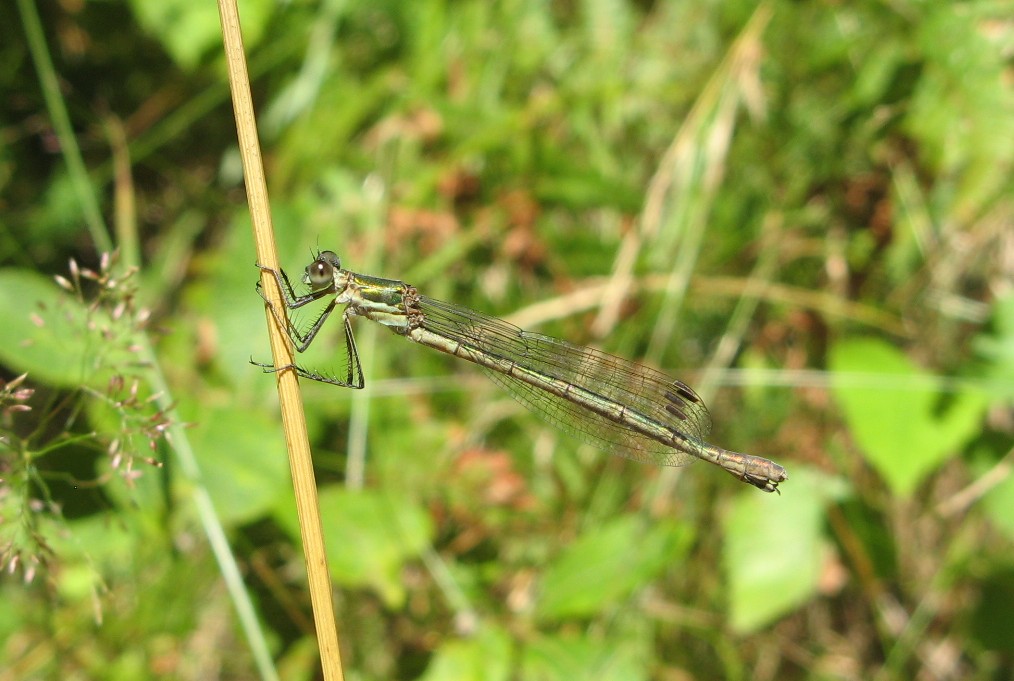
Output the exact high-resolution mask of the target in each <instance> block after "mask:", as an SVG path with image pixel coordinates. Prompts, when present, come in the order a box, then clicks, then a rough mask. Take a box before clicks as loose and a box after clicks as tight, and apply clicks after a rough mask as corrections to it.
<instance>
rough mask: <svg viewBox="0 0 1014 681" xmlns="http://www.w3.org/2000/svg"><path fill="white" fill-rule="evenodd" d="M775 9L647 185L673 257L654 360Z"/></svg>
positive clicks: (761, 11)
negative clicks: (762, 39) (759, 44)
mask: <svg viewBox="0 0 1014 681" xmlns="http://www.w3.org/2000/svg"><path fill="white" fill-rule="evenodd" d="M771 13H772V12H771V7H770V5H768V4H767V3H762V4H761V5H760V6H759V7H758V8H757V10H756V11H755V12H754V14H753V16H752V17H751V18H750V21H749V22H748V23H747V25H746V27H745V28H744V29H743V32H742V34H741V35H740V36H739V37H738V38H737V39H736V42H735V43H733V46H732V48H731V49H730V50H729V54H728V56H726V58H725V59H724V60H723V62H722V64H721V65H720V66H719V68H718V70H717V71H716V72H715V74H714V76H713V77H712V78H711V80H710V81H709V82H708V85H707V87H705V89H704V92H703V93H702V94H701V97H700V99H699V100H698V101H697V103H696V104H695V105H694V108H693V110H692V111H691V112H690V115H689V116H688V118H687V121H686V123H685V124H684V125H683V127H682V128H681V130H680V131H679V133H678V134H677V135H676V139H674V140H673V143H672V145H670V147H669V149H668V150H667V151H666V153H665V156H664V158H663V160H662V163H661V164H660V167H659V170H658V172H657V173H656V174H655V177H654V178H653V179H652V182H651V187H650V188H649V191H648V197H647V199H646V201H645V207H644V217H643V220H642V224H641V229H642V233H643V235H644V242H645V243H651V244H653V246H654V247H655V248H657V249H658V252H659V253H664V254H666V255H665V256H663V257H672V258H673V267H672V269H671V271H670V274H669V282H668V285H667V286H666V292H665V295H664V296H663V301H662V307H661V313H660V315H659V319H658V323H657V324H656V325H655V329H654V331H653V332H652V336H651V342H650V344H649V345H648V351H647V353H645V357H646V358H647V359H649V360H651V361H654V362H656V363H657V362H658V361H659V360H660V359H661V358H662V355H663V353H664V348H665V346H666V345H667V344H668V343H669V338H670V336H671V335H672V330H673V328H675V326H676V320H677V319H678V317H679V310H680V308H681V307H682V304H683V300H684V295H685V292H686V290H687V285H688V283H689V282H690V277H691V274H692V273H693V270H694V265H695V264H696V262H697V258H698V255H699V254H700V250H701V247H702V244H703V242H704V233H705V231H706V229H707V219H708V216H709V214H710V212H711V205H712V203H713V202H714V199H715V195H716V194H717V192H718V187H719V185H720V184H721V181H722V178H723V176H724V172H725V158H726V155H727V153H728V149H729V144H730V142H731V140H732V134H733V132H734V130H735V117H736V112H737V110H738V109H739V106H740V104H741V103H743V102H744V101H747V100H749V96H750V94H751V93H752V92H753V88H752V84H753V80H754V76H753V74H754V72H755V71H756V70H757V69H758V68H760V54H761V50H760V48H759V46H758V43H759V41H760V37H761V35H762V34H763V32H764V28H765V27H766V26H767V24H768V21H769V20H770V18H771ZM664 227H667V228H665V229H663V228H664ZM672 254H674V256H673V255H672Z"/></svg>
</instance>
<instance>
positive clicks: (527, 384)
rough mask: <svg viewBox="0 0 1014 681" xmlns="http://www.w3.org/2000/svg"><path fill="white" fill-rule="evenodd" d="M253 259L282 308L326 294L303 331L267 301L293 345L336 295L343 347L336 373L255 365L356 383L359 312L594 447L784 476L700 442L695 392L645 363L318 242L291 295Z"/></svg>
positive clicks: (300, 345)
mask: <svg viewBox="0 0 1014 681" xmlns="http://www.w3.org/2000/svg"><path fill="white" fill-rule="evenodd" d="M259 267H260V268H261V270H263V271H265V272H268V273H270V274H271V275H273V276H274V277H275V279H276V280H277V282H278V286H279V288H280V289H281V291H282V295H283V297H284V301H285V306H286V307H288V308H289V309H291V310H294V309H297V308H300V307H303V306H304V305H307V304H310V303H312V302H314V301H319V300H322V299H326V298H328V297H331V299H330V301H328V302H327V305H326V307H324V310H323V312H321V313H320V315H319V316H318V317H317V318H316V320H315V321H314V322H313V324H312V325H311V326H310V327H309V328H308V329H307V330H306V331H305V332H304V331H301V330H300V329H298V328H297V327H296V326H295V325H293V324H292V323H291V322H290V321H289V320H288V316H287V315H282V314H280V313H279V311H278V310H276V309H275V308H274V307H273V306H271V310H272V313H273V315H274V317H275V320H276V321H277V322H278V324H279V325H280V326H281V327H282V328H284V329H286V331H287V334H288V336H289V338H290V339H291V340H292V342H293V344H294V345H295V348H296V350H297V351H299V352H304V351H305V350H306V349H307V348H309V347H310V343H312V342H313V339H314V338H316V336H317V334H318V332H319V331H320V329H321V327H322V326H323V325H324V322H325V321H326V320H327V318H328V316H330V314H331V313H332V312H333V311H334V310H335V308H336V307H337V306H339V305H344V306H345V308H344V312H343V314H342V317H343V320H344V324H345V349H346V353H347V356H348V361H347V362H346V367H345V372H344V373H345V376H344V377H339V376H337V375H328V374H323V373H318V372H316V371H311V370H308V369H305V368H303V367H300V366H298V365H295V364H293V365H288V366H284V367H273V366H271V365H264V364H258V363H256V362H255V364H258V366H262V367H264V369H265V371H280V370H285V369H292V370H293V371H295V372H296V373H297V374H298V375H300V376H302V377H304V378H308V379H311V380H314V381H321V382H323V383H331V384H333V385H338V386H343V387H346V388H362V387H363V385H364V381H363V372H362V368H361V366H360V364H359V355H358V353H357V351H356V342H355V338H354V337H353V335H352V325H351V319H352V317H365V318H367V319H370V320H373V321H375V322H379V323H380V324H383V325H384V326H386V327H387V328H389V329H390V330H391V331H393V332H394V333H396V334H398V335H400V336H405V337H406V338H408V339H409V340H413V341H415V342H416V343H419V344H420V345H425V346H428V347H431V348H433V349H435V350H439V351H441V352H445V353H447V354H449V355H454V356H455V357H460V358H461V359H465V360H468V361H469V362H473V363H474V364H478V365H479V366H480V367H481V368H482V369H483V370H484V371H485V372H486V374H487V375H489V377H490V378H492V379H493V380H494V381H495V382H496V383H497V384H499V385H500V386H501V387H503V388H505V389H506V390H507V391H508V392H510V393H511V395H512V396H514V398H516V399H517V400H518V401H519V402H521V403H522V404H523V405H525V406H526V407H528V408H529V409H530V410H531V411H533V412H535V413H536V414H538V415H539V416H541V417H542V418H543V419H545V420H546V421H548V422H549V423H551V424H552V425H554V426H556V427H558V428H560V429H561V430H563V431H565V432H567V433H570V434H572V435H574V436H576V437H578V438H580V439H581V440H584V441H585V442H588V443H589V444H591V445H594V446H596V447H598V448H600V449H605V450H607V451H611V452H613V453H614V454H618V455H620V456H625V457H627V458H630V459H635V460H637V461H644V462H648V463H653V464H659V465H666V466H681V465H684V464H687V463H690V462H692V461H693V460H694V459H695V458H697V459H703V460H704V461H707V462H709V463H713V464H715V465H717V466H721V467H722V468H724V469H725V470H726V471H728V472H729V473H731V474H732V475H734V476H735V477H736V478H738V479H739V480H742V481H743V482H747V483H750V484H751V485H753V486H755V487H757V488H758V489H762V490H764V491H765V492H775V491H777V490H778V483H780V482H782V481H783V480H786V479H787V478H788V475H787V473H786V472H785V469H784V468H782V467H781V466H780V465H778V464H777V463H775V462H773V461H769V460H767V459H763V458H761V457H759V456H752V455H750V454H740V453H738V452H731V451H728V450H725V449H721V448H720V447H716V446H714V445H711V444H708V443H707V442H705V440H704V438H705V437H706V436H707V434H708V432H709V431H710V430H711V416H710V415H709V414H708V408H707V407H706V406H705V405H704V401H703V400H702V399H701V397H700V396H699V395H698V394H697V393H696V392H694V391H693V389H692V388H691V387H690V386H688V385H687V384H686V383H684V382H683V381H680V380H677V379H673V378H670V377H668V376H666V375H665V374H663V373H661V372H658V371H655V370H654V369H651V368H649V367H646V366H643V365H641V364H636V363H634V362H630V361H628V360H625V359H621V358H619V357H614V356H613V355H609V354H606V353H604V352H600V351H598V350H594V349H592V348H585V347H581V346H578V345H572V344H571V343H568V342H566V341H562V340H559V339H556V338H552V337H550V336H544V335H542V334H539V333H531V332H529V331H522V330H521V329H519V328H517V327H516V326H513V325H511V324H508V323H507V322H505V321H503V320H500V319H497V318H495V317H490V316H487V315H484V314H482V313H479V312H476V311H474V310H470V309H468V308H466V307H462V306H460V305H455V304H453V303H448V302H444V301H440V300H434V299H433V298H427V297H426V296H424V295H421V294H420V293H419V292H418V291H416V289H415V288H414V287H412V286H410V285H408V284H406V283H404V282H401V281H397V280H394V279H381V278H379V277H371V276H367V275H364V274H357V273H355V272H350V271H349V270H345V269H342V266H341V261H340V260H339V259H338V256H337V255H335V254H334V253H333V252H331V251H323V252H321V253H320V254H318V256H317V258H316V259H315V260H314V261H313V262H312V263H310V265H309V266H307V268H306V271H305V273H304V274H303V283H304V284H305V285H306V286H308V287H309V293H306V294H304V295H296V293H295V291H293V289H292V284H291V283H290V282H289V278H288V277H287V276H286V275H285V272H283V271H281V270H275V269H271V268H269V267H264V266H260V265H259ZM259 287H260V285H259V284H258V290H260V288H259ZM262 295H263V293H262Z"/></svg>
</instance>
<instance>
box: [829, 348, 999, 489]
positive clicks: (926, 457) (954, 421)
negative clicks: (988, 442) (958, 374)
mask: <svg viewBox="0 0 1014 681" xmlns="http://www.w3.org/2000/svg"><path fill="white" fill-rule="evenodd" d="M830 366H831V370H832V371H833V376H832V379H833V381H834V383H833V390H834V396H835V398H836V399H837V401H838V403H839V404H840V405H841V406H842V412H843V415H844V417H845V421H846V422H847V423H848V426H849V429H850V430H851V432H852V435H853V436H854V437H855V439H856V442H857V443H858V445H859V447H860V448H861V450H862V452H863V455H864V456H865V457H866V459H867V460H868V461H869V462H870V464H871V465H872V466H873V467H874V468H875V469H876V470H877V472H879V473H880V474H881V475H882V476H883V477H884V479H885V480H886V481H887V483H888V485H890V487H891V489H892V490H893V491H894V492H896V493H898V494H902V495H908V494H911V493H912V491H913V490H914V489H915V487H916V485H918V484H919V482H920V481H921V480H922V479H923V478H924V477H925V476H926V475H928V474H929V473H930V472H931V471H933V470H935V469H936V468H937V467H938V466H939V465H940V464H941V463H943V462H944V461H945V460H946V459H947V458H948V457H950V456H954V455H956V454H957V453H958V452H959V450H960V448H961V446H962V445H963V444H964V443H966V442H967V441H968V440H969V438H971V437H972V436H973V435H975V433H976V432H978V430H979V429H980V427H981V426H980V424H981V420H982V414H983V411H984V410H985V407H986V399H985V397H984V396H983V395H981V394H979V393H972V392H967V391H957V392H955V393H952V394H945V393H943V392H942V391H941V387H942V386H941V383H940V381H939V380H937V379H936V378H935V377H933V376H932V375H929V374H926V373H925V372H923V371H921V370H920V369H919V368H918V367H917V366H915V364H913V363H912V362H911V361H910V360H909V359H908V358H907V357H905V355H904V354H902V353H901V352H900V351H899V350H896V349H895V348H894V347H892V346H890V345H888V344H887V343H885V342H883V341H880V340H876V339H859V340H850V341H843V342H839V343H837V344H836V345H835V346H834V347H833V348H832V350H831V358H830ZM856 377H859V378H863V379H868V381H870V382H872V383H873V384H874V385H863V384H861V383H856V382H854V380H853V379H855V378H856Z"/></svg>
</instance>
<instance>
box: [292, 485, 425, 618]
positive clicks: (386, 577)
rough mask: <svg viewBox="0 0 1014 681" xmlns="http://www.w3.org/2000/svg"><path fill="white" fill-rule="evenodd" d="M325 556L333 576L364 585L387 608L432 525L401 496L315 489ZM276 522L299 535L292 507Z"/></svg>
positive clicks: (401, 596)
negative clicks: (317, 494)
mask: <svg viewBox="0 0 1014 681" xmlns="http://www.w3.org/2000/svg"><path fill="white" fill-rule="evenodd" d="M320 512H321V517H322V518H323V525H324V540H325V542H326V544H327V560H328V565H329V567H330V569H331V574H332V575H333V576H334V578H335V580H336V581H338V582H340V583H341V584H345V585H346V586H354V587H362V586H368V587H370V588H372V589H374V590H375V591H376V592H377V593H378V594H379V595H380V596H381V597H382V598H383V599H384V602H385V603H386V604H387V605H388V606H389V607H392V608H396V607H400V606H401V604H402V603H403V602H404V600H405V587H404V585H403V584H402V581H401V570H402V567H403V566H404V564H405V562H406V561H408V560H410V559H412V558H415V557H416V556H418V555H419V554H420V553H422V551H423V550H425V549H426V547H427V546H429V544H430V541H431V539H432V537H433V524H432V521H431V520H430V517H429V516H428V515H427V514H426V512H425V511H424V510H423V509H422V508H420V507H419V506H417V505H416V504H415V503H413V502H412V501H410V500H409V499H408V498H406V497H404V496H395V495H393V494H383V493H381V492H375V491H371V490H362V491H350V490H347V489H345V488H344V487H337V486H335V487H328V488H326V489H324V490H322V491H321V493H320ZM276 515H277V518H278V521H279V523H280V524H281V525H282V526H283V527H284V528H286V530H287V531H288V532H289V534H290V535H291V536H292V537H294V538H298V537H299V525H298V520H297V518H296V511H295V508H293V507H292V505H291V504H287V505H283V506H282V507H280V509H279V511H278V512H277V514H276Z"/></svg>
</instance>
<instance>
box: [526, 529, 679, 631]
mask: <svg viewBox="0 0 1014 681" xmlns="http://www.w3.org/2000/svg"><path fill="white" fill-rule="evenodd" d="M691 541H692V533H691V531H690V529H689V528H687V527H686V526H684V525H679V524H676V523H671V522H659V523H657V524H654V525H651V526H646V525H645V522H644V521H643V520H642V519H640V518H639V517H637V516H632V515H628V516H622V517H620V518H617V519H616V520H614V521H612V522H611V523H609V524H607V525H604V526H602V527H599V528H596V529H595V530H593V531H589V532H588V533H586V534H585V535H583V536H582V537H581V538H580V539H578V540H577V541H575V542H574V543H573V544H571V545H570V546H569V547H567V549H566V550H565V551H564V552H563V553H562V554H561V555H559V556H558V557H557V558H556V559H555V560H554V561H553V562H552V563H551V564H550V565H549V567H548V568H547V569H546V571H545V573H544V574H543V576H542V583H541V589H540V591H541V594H540V598H539V602H538V605H537V606H536V612H537V614H538V616H539V617H541V618H543V619H557V618H564V617H583V616H590V615H595V614H597V613H599V612H600V611H601V610H602V609H603V608H604V607H606V606H608V605H611V604H613V603H616V602H617V601H620V600H622V599H623V598H625V597H627V596H628V595H629V594H630V593H631V592H633V591H634V590H635V589H637V588H639V587H641V586H644V585H645V584H646V583H647V582H649V581H651V580H652V579H653V578H654V577H655V576H657V575H658V574H659V573H660V572H661V571H662V570H663V569H665V567H666V566H667V565H671V564H673V563H678V562H679V561H680V560H682V559H683V558H684V557H685V556H686V552H687V549H688V548H689V545H690V542H691Z"/></svg>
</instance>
